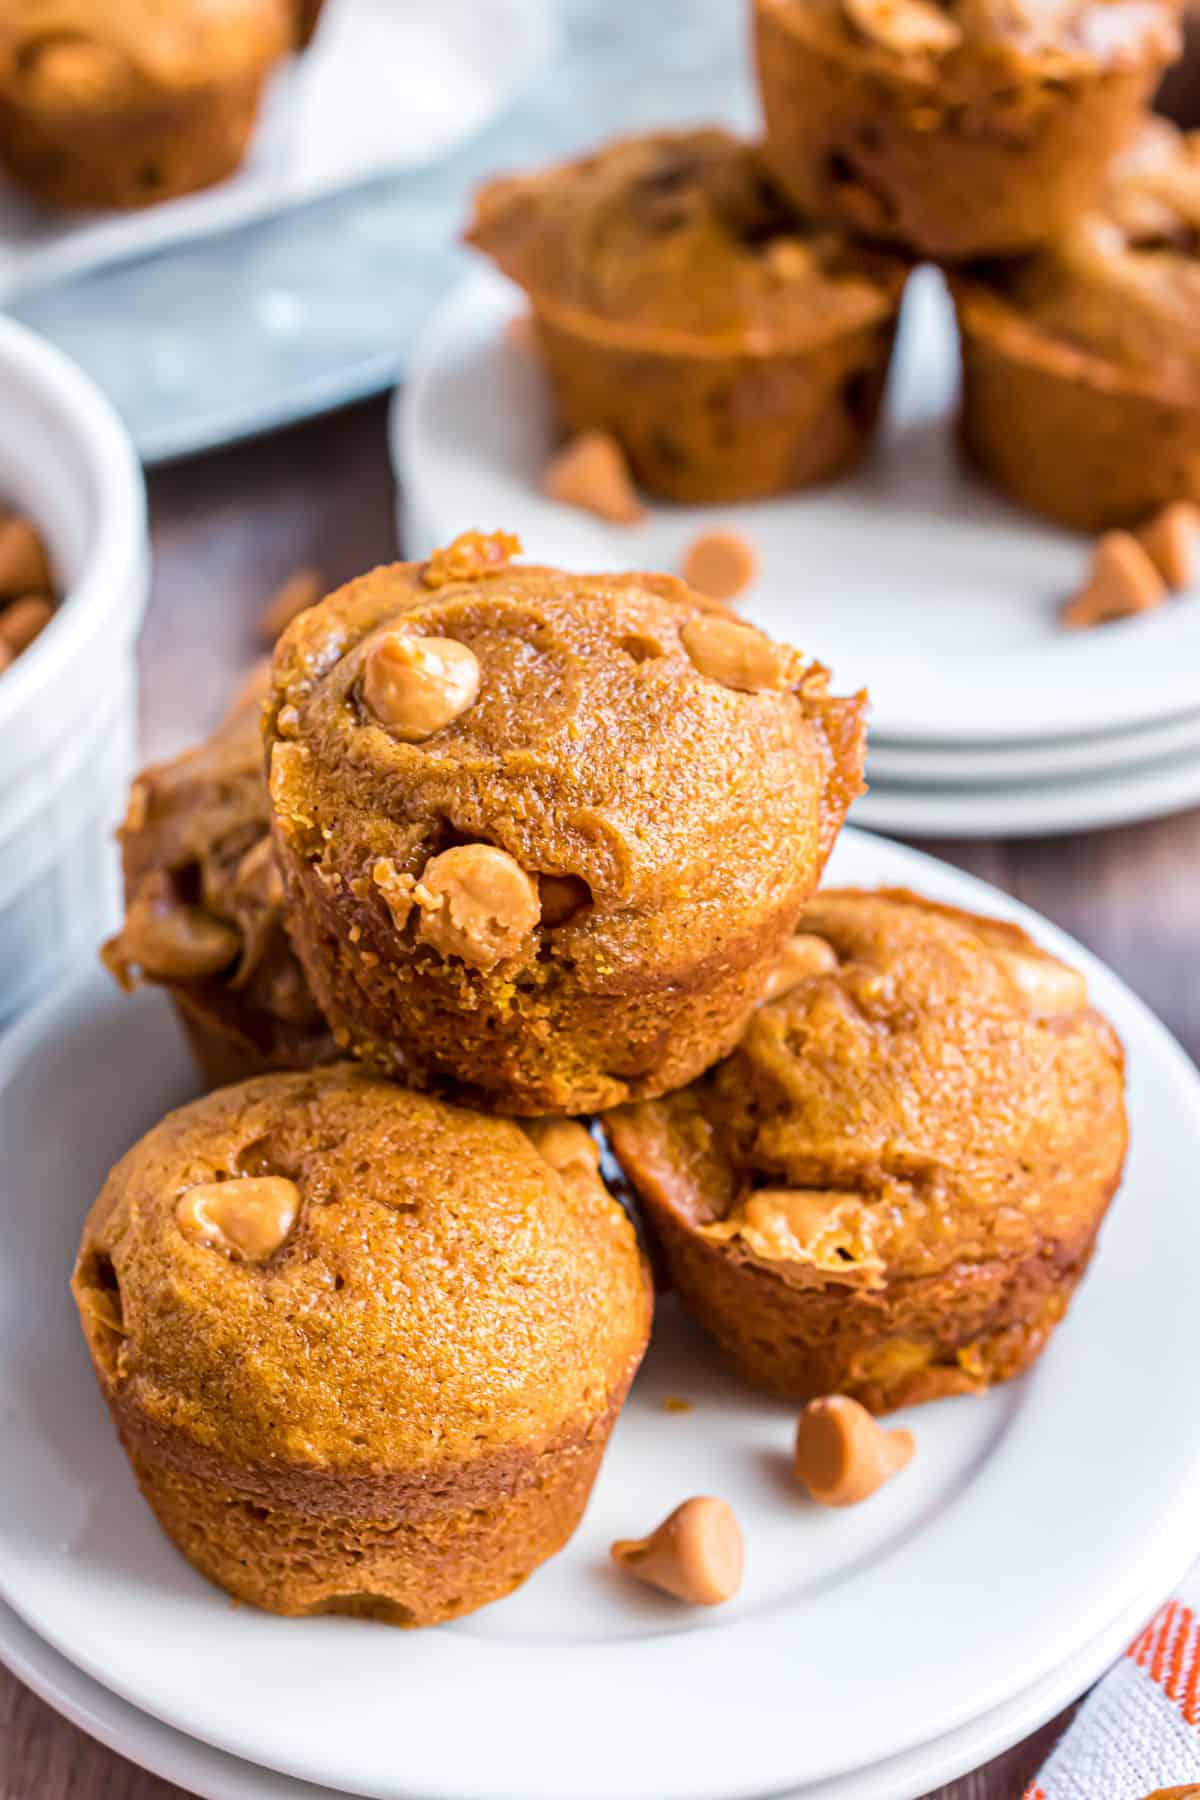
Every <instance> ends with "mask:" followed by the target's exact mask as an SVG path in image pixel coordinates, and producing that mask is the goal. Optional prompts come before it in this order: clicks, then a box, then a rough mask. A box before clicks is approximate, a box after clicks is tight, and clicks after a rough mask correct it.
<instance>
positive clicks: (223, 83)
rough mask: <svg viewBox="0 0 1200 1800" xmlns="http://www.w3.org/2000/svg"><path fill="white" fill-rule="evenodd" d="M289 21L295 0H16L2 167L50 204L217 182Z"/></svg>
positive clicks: (7, 35) (236, 157) (122, 203)
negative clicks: (112, 1) (111, 0)
mask: <svg viewBox="0 0 1200 1800" xmlns="http://www.w3.org/2000/svg"><path fill="white" fill-rule="evenodd" d="M292 29H293V28H292V17H291V4H290V0H172V3H171V4H169V5H167V4H163V0H121V3H120V5H112V4H108V3H106V0H6V4H5V5H4V7H3V8H2V9H0V165H2V166H3V167H4V168H5V169H7V171H8V173H9V174H10V175H12V176H13V178H14V179H15V180H17V181H19V182H20V183H21V185H22V186H23V187H25V188H27V189H28V190H29V192H30V193H31V194H33V195H34V196H35V197H36V198H37V199H39V200H43V201H47V202H49V203H50V204H51V205H54V206H110V207H138V206H150V205H153V204H154V203H155V202H156V201H159V200H170V199H174V198H175V197H176V196H178V195H180V194H187V193H191V192H192V191H193V189H196V188H203V187H208V186H210V185H211V183H213V182H216V181H221V180H223V179H224V178H225V177H226V176H227V175H230V174H232V172H233V171H234V169H236V168H237V166H238V164H239V163H240V162H241V160H242V158H243V156H244V155H245V152H246V147H247V145H248V143H249V140H250V135H251V133H252V131H253V130H254V125H255V121H256V119H257V115H258V105H259V98H260V95H261V91H262V87H263V84H264V82H265V81H266V78H267V76H268V75H269V74H270V72H271V70H272V68H273V67H274V65H275V64H276V63H277V62H278V61H279V60H280V58H281V57H282V56H284V55H285V54H286V52H287V50H288V49H289V47H290V45H291V41H292Z"/></svg>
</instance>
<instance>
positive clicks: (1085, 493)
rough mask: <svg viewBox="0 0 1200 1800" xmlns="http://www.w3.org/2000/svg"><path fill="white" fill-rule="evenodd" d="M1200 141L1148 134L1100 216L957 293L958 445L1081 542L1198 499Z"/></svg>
mask: <svg viewBox="0 0 1200 1800" xmlns="http://www.w3.org/2000/svg"><path fill="white" fill-rule="evenodd" d="M1198 234H1200V132H1193V133H1190V134H1188V135H1187V136H1183V135H1181V134H1180V133H1179V132H1178V131H1176V130H1175V128H1174V127H1173V126H1171V125H1169V124H1167V123H1166V121H1165V120H1155V121H1153V122H1152V123H1150V124H1148V125H1147V127H1146V129H1145V130H1144V132H1143V133H1142V135H1141V137H1140V138H1139V139H1138V142H1137V144H1136V145H1135V146H1134V147H1133V149H1132V150H1130V151H1129V152H1128V153H1127V154H1126V156H1125V157H1123V158H1122V159H1121V161H1120V162H1119V163H1118V165H1117V166H1116V168H1115V170H1114V172H1113V177H1112V181H1111V184H1110V190H1109V193H1108V196H1107V199H1106V201H1105V204H1104V206H1103V207H1102V208H1099V209H1097V210H1096V211H1094V212H1091V213H1087V214H1085V215H1084V216H1083V217H1082V218H1079V219H1077V220H1076V221H1075V222H1074V223H1073V224H1072V225H1071V226H1070V227H1069V228H1068V229H1067V230H1066V231H1064V232H1063V234H1062V235H1061V237H1059V238H1057V239H1056V240H1055V241H1054V243H1052V244H1048V245H1047V246H1046V247H1045V248H1044V249H1043V250H1041V251H1040V252H1039V253H1038V254H1037V255H1036V256H1034V257H1031V258H1029V259H1028V260H1026V261H1024V262H1021V263H1016V264H1007V265H997V266H992V267H990V268H989V267H983V268H980V269H976V270H972V271H969V272H966V273H964V274H962V275H961V276H959V277H957V278H956V280H955V282H954V292H955V301H956V304H957V308H958V321H959V329H960V333H961V337H962V357H963V413H962V430H963V438H964V441H965V444H966V447H967V450H968V452H969V454H970V455H971V456H972V457H973V458H974V459H975V461H976V462H977V463H978V464H979V466H980V467H981V468H982V469H983V470H984V471H985V472H986V473H987V474H988V475H990V476H991V477H992V479H993V480H995V481H997V482H998V483H999V484H1000V486H1001V487H1003V488H1004V489H1005V491H1006V492H1007V493H1009V494H1010V495H1011V496H1012V498H1013V499H1014V500H1017V501H1019V502H1020V503H1021V504H1022V505H1023V506H1028V507H1031V508H1032V509H1033V510H1034V511H1035V512H1040V513H1044V514H1046V516H1047V517H1048V518H1051V519H1056V520H1058V521H1060V522H1061V523H1062V524H1064V525H1071V526H1074V527H1077V528H1078V529H1080V530H1083V531H1100V530H1103V529H1105V528H1107V527H1109V526H1114V525H1130V524H1137V523H1138V522H1139V521H1140V520H1142V519H1143V518H1144V517H1146V515H1148V514H1150V513H1153V512H1155V511H1157V510H1158V508H1159V507H1161V506H1164V505H1166V504H1168V503H1169V502H1170V501H1172V500H1181V499H1191V500H1200V258H1198V256H1197V247H1198V245H1200V236H1198Z"/></svg>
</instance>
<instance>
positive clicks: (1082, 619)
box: [1062, 531, 1167, 631]
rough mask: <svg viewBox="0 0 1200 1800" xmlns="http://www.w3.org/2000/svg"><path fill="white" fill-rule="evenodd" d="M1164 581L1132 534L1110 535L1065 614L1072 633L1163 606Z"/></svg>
mask: <svg viewBox="0 0 1200 1800" xmlns="http://www.w3.org/2000/svg"><path fill="white" fill-rule="evenodd" d="M1166 597H1167V590H1166V587H1165V585H1164V583H1163V578H1162V576H1161V575H1160V574H1159V572H1158V569H1157V568H1156V567H1155V565H1154V562H1153V561H1152V559H1151V558H1150V556H1149V554H1148V553H1147V551H1146V550H1145V549H1144V548H1143V547H1142V545H1141V544H1140V543H1139V542H1138V540H1137V538H1135V537H1133V536H1132V535H1131V534H1130V533H1129V532H1128V531H1106V532H1105V534H1104V536H1103V537H1102V538H1101V539H1100V542H1099V543H1098V544H1097V545H1096V548H1095V550H1094V551H1093V553H1092V561H1091V567H1090V568H1089V570H1088V577H1087V580H1086V581H1085V582H1084V584H1083V586H1082V587H1081V588H1080V590H1079V592H1078V593H1077V594H1076V595H1075V596H1074V597H1073V598H1072V599H1071V600H1069V601H1068V602H1067V604H1066V606H1064V608H1063V611H1062V623H1063V624H1064V625H1065V626H1066V627H1067V629H1068V630H1069V631H1086V630H1088V629H1089V628H1090V627H1091V626H1093V625H1106V624H1108V623H1110V622H1111V621H1112V620H1114V619H1131V618H1133V617H1135V616H1136V614H1138V613H1144V612H1150V611H1152V610H1153V608H1154V607H1156V606H1161V605H1162V603H1163V601H1164V600H1165V599H1166Z"/></svg>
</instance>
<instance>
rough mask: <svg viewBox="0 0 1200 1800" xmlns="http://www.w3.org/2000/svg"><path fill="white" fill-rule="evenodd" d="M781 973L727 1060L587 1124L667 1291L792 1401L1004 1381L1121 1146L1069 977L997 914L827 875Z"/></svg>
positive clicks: (1065, 1277) (1067, 1291)
mask: <svg viewBox="0 0 1200 1800" xmlns="http://www.w3.org/2000/svg"><path fill="white" fill-rule="evenodd" d="M775 985H776V992H777V994H778V998H776V999H774V1000H772V1001H771V1002H770V1003H769V1004H767V1005H765V1006H764V1007H763V1008H762V1009H761V1011H760V1012H758V1013H757V1014H756V1016H755V1018H754V1020H753V1022H752V1023H751V1025H750V1027H749V1029H748V1030H747V1032H746V1035H745V1037H744V1038H743V1040H742V1042H741V1044H740V1045H739V1046H738V1048H737V1050H736V1051H735V1052H734V1054H733V1055H732V1056H731V1057H729V1058H728V1059H727V1061H725V1062H723V1063H721V1064H719V1065H718V1067H716V1068H715V1069H713V1070H711V1071H710V1072H709V1073H708V1074H707V1075H706V1076H704V1077H703V1078H702V1079H701V1080H700V1081H698V1082H695V1083H694V1084H693V1085H692V1086H691V1087H689V1088H687V1089H685V1090H684V1091H683V1092H682V1093H676V1094H672V1095H670V1096H669V1097H667V1098H666V1099H662V1100H656V1101H652V1102H649V1103H644V1104H641V1105H637V1106H632V1107H628V1108H625V1109H623V1110H620V1111H618V1112H614V1113H612V1114H610V1115H609V1116H608V1119H607V1121H606V1125H607V1129H608V1132H609V1135H610V1138H611V1141H612V1146H613V1149H614V1151H615V1153H616V1156H617V1159H618V1161H619V1163H620V1164H621V1167H622V1168H623V1170H624V1171H625V1174H626V1175H627V1176H628V1177H629V1179H630V1180H631V1181H632V1183H633V1185H634V1187H635V1189H636V1191H637V1193H638V1195H639V1196H640V1198H641V1201H642V1204H643V1208H644V1212H645V1217H646V1220H647V1223H648V1225H649V1226H650V1228H651V1229H652V1231H653V1233H654V1235H655V1237H656V1238H657V1239H658V1241H659V1244H660V1246H661V1249H662V1251H663V1254H664V1256H665V1260H666V1264H667V1267H668V1268H669V1271H670V1274H671V1276H672V1278H673V1280H674V1282H675V1285H676V1286H677V1287H678V1289H679V1292H680V1295H681V1296H682V1299H683V1302H684V1304H685V1305H686V1306H687V1307H688V1308H689V1309H690V1310H691V1311H692V1312H693V1313H694V1314H695V1316H696V1318H697V1319H698V1320H699V1321H700V1322H701V1324H703V1325H704V1326H706V1327H707V1328H708V1330H710V1331H711V1332H712V1333H713V1334H714V1336H715V1337H716V1338H717V1340H718V1342H719V1343H720V1345H721V1347H722V1349H723V1350H724V1351H725V1352H726V1354H727V1355H728V1357H729V1358H730V1360H731V1361H732V1362H733V1364H734V1365H735V1366H736V1368H737V1369H738V1370H739V1371H740V1372H741V1373H742V1374H743V1375H744V1376H745V1377H746V1379H747V1380H749V1381H752V1382H754V1383H755V1384H756V1385H757V1386H761V1387H766V1388H769V1389H771V1390H772V1391H774V1392H776V1393H779V1394H784V1395H787V1396H788V1397H789V1398H791V1399H793V1400H809V1399H811V1398H813V1397H815V1396H817V1395H820V1394H834V1393H837V1394H848V1395H850V1396H852V1397H853V1398H855V1399H857V1400H859V1401H861V1402H862V1403H863V1405H865V1406H867V1407H869V1408H870V1409H871V1410H872V1411H873V1412H887V1411H889V1410H890V1409H892V1408H894V1407H899V1406H907V1405H912V1404H915V1403H916V1402H919V1401H924V1400H936V1399H939V1398H941V1397H942V1396H943V1395H947V1394H964V1393H978V1392H980V1391H981V1390H982V1389H984V1388H986V1387H988V1386H990V1385H991V1384H992V1383H993V1382H998V1381H1007V1380H1008V1379H1009V1378H1010V1377H1012V1376H1014V1375H1019V1374H1020V1373H1021V1371H1022V1370H1023V1369H1026V1368H1028V1367H1029V1365H1030V1364H1031V1363H1032V1362H1033V1361H1034V1360H1035V1359H1036V1358H1037V1356H1038V1355H1040V1353H1041V1351H1042V1350H1043V1349H1044V1348H1045V1346H1046V1344H1047V1342H1048V1341H1049V1339H1050V1336H1051V1334H1052V1333H1053V1331H1054V1329H1055V1327H1056V1326H1057V1324H1058V1323H1059V1321H1060V1320H1061V1319H1062V1317H1063V1315H1064V1314H1065V1312H1066V1310H1067V1306H1068V1303H1069V1301H1070V1299H1071V1295H1072V1293H1073V1292H1074V1289H1075V1287H1076V1285H1077V1283H1078V1282H1079V1280H1080V1278H1081V1276H1082V1275H1083V1273H1084V1271H1085V1270H1086V1268H1087V1265H1088V1260H1089V1258H1090V1256H1091V1254H1092V1247H1093V1244H1094V1242H1095V1238H1096V1233H1097V1230H1098V1229H1099V1226H1100V1224H1101V1221H1102V1220H1103V1218H1104V1215H1105V1212H1106V1210H1107V1208H1108V1204H1109V1201H1110V1200H1111V1199H1112V1196H1113V1194H1114V1193H1115V1192H1116V1189H1117V1185H1118V1183H1119V1181H1120V1177H1121V1168H1122V1164H1123V1161H1124V1156H1125V1146H1126V1135H1127V1133H1126V1120H1125V1106H1124V1097H1123V1058H1122V1052H1121V1047H1120V1044H1119V1042H1118V1040H1117V1038H1116V1035H1115V1033H1114V1032H1113V1030H1112V1028H1111V1026H1110V1025H1109V1024H1108V1023H1107V1021H1106V1020H1105V1019H1103V1018H1102V1017H1101V1016H1100V1015H1099V1014H1098V1013H1096V1012H1094V1011H1092V1010H1091V1009H1090V1007H1089V1005H1088V996H1087V987H1086V983H1085V982H1084V979H1083V977H1082V976H1081V975H1079V974H1077V973H1076V972H1075V970H1073V969H1070V968H1068V967H1067V966H1066V965H1065V964H1063V963H1060V962H1058V961H1056V959H1055V958H1054V957H1052V956H1049V955H1048V954H1046V953H1045V952H1044V951H1042V950H1040V949H1039V948H1038V947H1037V945H1036V944H1035V943H1033V942H1032V940H1031V939H1030V938H1028V937H1027V936H1026V935H1025V933H1024V932H1023V931H1021V930H1019V929H1018V928H1017V927H1016V926H1012V925H1007V924H1002V923H1001V922H999V921H998V920H994V919H985V918H976V917H974V916H972V915H971V914H969V913H964V912H957V911H954V910H953V909H951V908H949V907H943V906H936V905H934V904H933V903H932V902H930V901H928V900H923V899H921V898H920V897H919V896H918V895H915V894H909V893H904V892H900V891H883V892H880V893H864V892H857V891H853V890H843V891H837V890H830V891H829V892H826V893H822V894H819V895H818V896H817V898H816V899H815V900H814V901H813V902H812V904H811V905H810V906H809V908H808V910H807V912H806V913H805V915H804V919H803V923H802V931H801V934H800V935H799V936H798V937H797V938H796V939H795V940H794V942H793V944H792V946H791V949H790V951H789V955H788V957H787V958H786V959H784V961H783V963H782V964H781V967H780V972H779V976H778V979H777V982H776V984H775Z"/></svg>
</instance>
